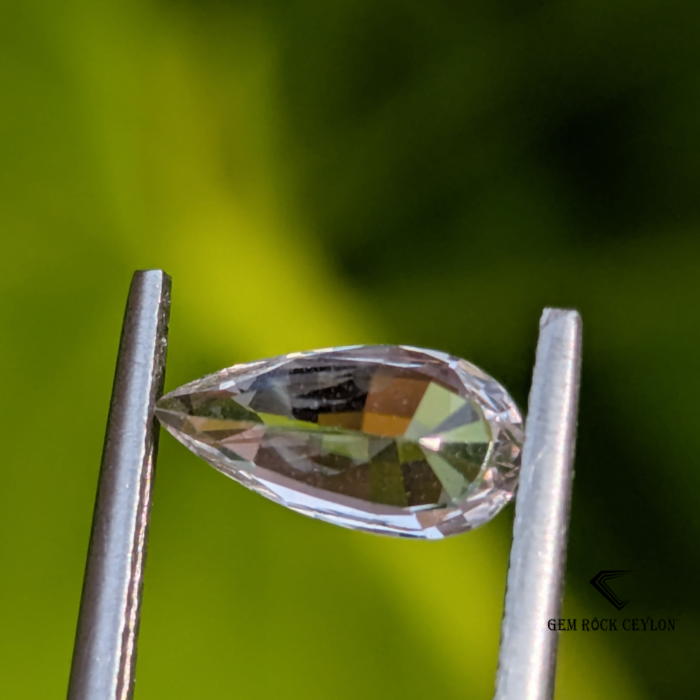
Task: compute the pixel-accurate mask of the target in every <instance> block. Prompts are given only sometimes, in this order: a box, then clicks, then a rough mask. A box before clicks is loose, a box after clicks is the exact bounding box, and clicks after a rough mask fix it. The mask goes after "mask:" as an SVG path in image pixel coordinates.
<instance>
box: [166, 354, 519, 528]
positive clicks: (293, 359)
mask: <svg viewBox="0 0 700 700" xmlns="http://www.w3.org/2000/svg"><path fill="white" fill-rule="evenodd" d="M156 415H157V416H158V418H159V419H160V421H161V423H162V424H163V425H164V426H165V428H166V429H167V430H169V431H170V432H171V433H172V434H173V435H174V436H175V437H176V438H177V439H178V440H180V442H182V443H183V444H185V445H186V446H187V447H189V448H190V449H191V450H192V451H193V452H195V453H196V454H198V455H199V456H200V457H202V458H204V459H205V460H206V461H207V462H209V463H210V464H211V465H212V466H213V467H215V468H216V469H218V470H219V471H221V472H223V473H224V474H226V475H228V476H230V477H231V478H233V479H235V480H236V481H239V482H240V483H242V484H243V485H244V486H247V487H248V488H251V489H253V490H254V491H257V492H258V493H261V494H262V495H263V496H267V497H268V498H270V499H272V500H274V501H277V502H278V503H281V504H283V505H285V506H287V507H289V508H291V509H293V510H296V511H298V512H300V513H304V514H306V515H310V516H312V517H315V518H319V519H321V520H327V521H329V522H332V523H336V524H338V525H343V526H345V527H350V528H354V529H357V530H366V531H370V532H378V533H383V534H387V535H399V536H403V537H414V538H423V539H439V538H442V537H445V536H447V535H452V534H456V533H459V532H464V531H466V530H470V529H472V528H474V527H476V526H477V525H481V524H482V523H484V522H486V521H487V520H490V519H491V518H492V517H493V516H494V515H495V514H496V513H497V512H498V511H500V510H501V508H503V506H504V505H505V504H506V503H507V502H508V501H509V500H510V499H511V498H512V496H513V492H514V489H515V485H516V482H517V475H518V469H519V464H520V451H521V444H522V418H521V416H520V413H519V411H518V409H517V407H516V405H515V403H514V402H513V400H512V399H511V398H510V396H509V395H508V393H507V392H506V391H505V389H503V387H502V386H501V385H500V384H498V383H497V382H496V381H495V380H493V379H492V378H491V377H489V376H488V375H486V374H484V372H482V371H481V370H480V369H478V368H477V367H475V366H474V365H472V364H470V363H469V362H466V361H465V360H461V359H458V358H456V357H452V356H450V355H447V354H445V353H442V352H437V351H433V350H423V349H419V348H412V347H407V346H395V345H376V346H356V347H347V348H334V349H329V350H314V351H310V352H297V353H291V354H289V355H283V356H280V357H275V358H272V359H269V360H261V361H259V362H252V363H250V364H242V365H235V366H234V367H230V368H228V369H224V370H222V371H220V372H217V373H216V374H212V375H209V376H208V377H204V378H203V379H199V380H197V381H194V382H190V383H189V384H186V385H185V386H182V387H180V388H179V389H176V390H175V391H172V392H170V393H169V394H167V395H166V396H164V397H163V398H162V399H160V401H158V404H157V408H156Z"/></svg>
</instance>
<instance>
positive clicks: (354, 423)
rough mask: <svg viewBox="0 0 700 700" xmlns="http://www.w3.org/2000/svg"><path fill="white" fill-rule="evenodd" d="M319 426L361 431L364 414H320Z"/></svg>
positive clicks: (356, 412)
mask: <svg viewBox="0 0 700 700" xmlns="http://www.w3.org/2000/svg"><path fill="white" fill-rule="evenodd" d="M318 424H319V425H323V426H326V427H329V428H343V429H344V430H361V429H362V413H361V412H360V411H353V412H351V413H319V414H318Z"/></svg>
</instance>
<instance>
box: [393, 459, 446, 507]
mask: <svg viewBox="0 0 700 700" xmlns="http://www.w3.org/2000/svg"><path fill="white" fill-rule="evenodd" d="M401 473H402V475H403V483H404V489H405V491H406V499H407V501H408V505H409V506H424V505H432V504H436V503H438V502H439V501H440V494H441V493H442V484H441V483H440V480H439V479H438V478H437V476H435V473H434V472H433V470H432V469H431V468H430V465H429V464H428V463H427V462H426V461H425V460H420V461H416V462H408V463H406V464H402V465H401Z"/></svg>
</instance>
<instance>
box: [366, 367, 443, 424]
mask: <svg viewBox="0 0 700 700" xmlns="http://www.w3.org/2000/svg"><path fill="white" fill-rule="evenodd" d="M429 384H430V380H428V379H425V378H421V379H409V378H406V377H395V376H391V375H387V374H384V373H383V372H377V373H376V374H375V375H374V376H373V377H372V381H371V382H370V385H369V393H368V394H367V400H366V402H365V412H366V413H377V414H380V415H385V416H401V417H404V418H409V419H410V418H412V417H413V414H414V413H415V411H416V408H418V404H419V403H420V401H421V399H422V398H423V394H425V390H426V389H427V388H428V385H429Z"/></svg>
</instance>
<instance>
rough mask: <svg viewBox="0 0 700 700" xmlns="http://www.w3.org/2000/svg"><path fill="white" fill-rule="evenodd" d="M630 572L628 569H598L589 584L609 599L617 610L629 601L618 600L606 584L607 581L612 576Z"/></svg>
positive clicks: (612, 577)
mask: <svg viewBox="0 0 700 700" xmlns="http://www.w3.org/2000/svg"><path fill="white" fill-rule="evenodd" d="M629 573H631V572H630V571H600V572H599V573H597V574H596V575H595V576H594V577H593V578H592V579H591V580H590V584H591V586H593V588H595V589H596V590H597V591H598V592H599V593H600V594H601V595H602V596H603V597H604V598H606V599H607V600H609V601H610V602H611V603H612V604H613V605H614V606H615V607H616V608H617V609H618V610H622V608H624V607H625V605H627V603H629V600H620V599H619V598H618V597H617V595H615V592H614V591H613V590H612V589H611V588H610V586H608V581H610V580H611V579H614V578H620V576H624V575H625V574H629Z"/></svg>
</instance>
